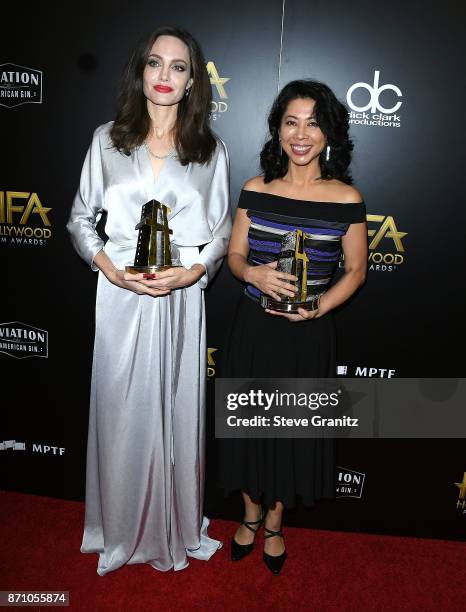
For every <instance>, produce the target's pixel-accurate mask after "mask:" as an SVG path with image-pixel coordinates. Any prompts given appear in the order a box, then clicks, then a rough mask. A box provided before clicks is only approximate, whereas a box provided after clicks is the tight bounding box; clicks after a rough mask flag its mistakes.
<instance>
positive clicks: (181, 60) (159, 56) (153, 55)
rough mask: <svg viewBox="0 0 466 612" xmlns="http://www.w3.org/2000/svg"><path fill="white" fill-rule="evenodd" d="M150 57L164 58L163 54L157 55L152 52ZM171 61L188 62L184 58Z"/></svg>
mask: <svg viewBox="0 0 466 612" xmlns="http://www.w3.org/2000/svg"><path fill="white" fill-rule="evenodd" d="M149 57H157V58H158V59H163V57H162V56H161V55H157V53H151V54H150V55H149ZM170 61H171V62H183V64H187V63H188V62H187V61H186V60H184V59H172V60H170Z"/></svg>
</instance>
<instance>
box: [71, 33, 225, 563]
mask: <svg viewBox="0 0 466 612" xmlns="http://www.w3.org/2000/svg"><path fill="white" fill-rule="evenodd" d="M210 96H211V90H210V83H209V79H208V75H207V72H206V70H205V62H204V58H203V56H202V52H201V50H200V47H199V45H198V43H197V42H196V41H195V40H194V39H193V38H192V36H191V35H190V34H189V33H188V32H186V31H185V30H182V29H180V28H171V27H166V28H160V29H158V30H156V31H155V32H153V33H152V34H151V35H150V36H148V37H146V39H145V40H143V41H141V43H140V45H139V46H138V48H137V49H136V50H135V52H134V54H133V55H132V57H131V59H130V61H129V63H128V66H127V68H126V71H125V73H124V76H123V79H122V84H121V86H120V96H119V106H118V112H117V116H116V119H115V121H114V122H110V123H107V124H105V125H102V126H100V127H99V128H97V130H96V131H95V133H94V137H93V140H92V144H91V146H90V148H89V151H88V153H87V157H86V160H85V162H84V167H83V170H82V175H81V182H80V187H79V189H78V192H77V194H76V197H75V200H74V204H73V208H72V212H71V216H70V220H69V222H68V225H67V228H68V230H69V232H70V234H71V238H72V242H73V244H74V247H75V248H76V250H77V251H78V253H79V255H81V257H82V258H83V259H84V260H85V261H86V262H87V263H88V264H89V265H90V266H91V268H92V269H93V270H95V271H97V270H99V278H98V285H97V300H96V334H95V345H94V359H93V368H92V386H91V407H90V421H89V438H88V451H87V478H86V515H85V528H84V537H83V542H82V547H81V551H82V552H94V553H99V563H98V569H97V573H98V574H100V575H104V574H106V573H107V572H110V571H112V570H115V569H117V568H119V567H121V566H122V565H124V564H126V563H128V564H132V563H149V564H150V565H151V566H152V567H154V568H156V569H158V570H162V571H166V570H169V569H171V568H174V569H175V570H179V569H183V568H184V567H186V566H187V565H188V560H187V556H191V557H195V558H198V559H204V560H207V559H209V558H210V556H211V555H212V554H213V553H214V552H215V551H216V550H217V549H218V548H219V547H220V546H221V543H220V542H218V541H216V540H213V539H211V538H209V537H208V535H207V526H208V519H206V518H205V517H203V486H204V418H205V388H204V385H205V375H206V331H205V310H204V295H203V290H204V289H205V287H206V285H207V283H208V281H209V280H210V279H211V278H212V276H213V275H214V274H215V272H216V270H217V269H218V267H219V266H220V263H221V261H222V258H223V256H224V255H225V253H226V250H227V246H228V239H229V235H230V231H231V220H230V212H229V192H228V158H227V153H226V149H225V147H224V145H223V143H222V142H221V141H220V140H219V139H217V138H216V137H215V136H214V135H213V134H212V132H211V131H210V128H209V125H208V113H209V109H210ZM152 199H155V200H158V201H159V202H162V203H163V204H165V205H167V206H168V207H169V208H170V213H169V216H168V219H169V226H170V229H171V230H172V232H173V233H172V234H171V240H172V242H173V243H174V244H176V246H177V247H178V250H179V253H180V259H181V263H182V266H181V267H177V268H172V269H171V270H167V271H164V272H160V273H158V274H157V275H156V277H155V278H154V277H152V276H150V275H149V276H148V275H142V274H137V275H133V274H129V273H127V272H125V271H124V270H125V265H127V264H130V263H132V262H133V260H134V255H135V250H136V242H137V237H138V231H137V230H136V229H135V226H136V225H137V224H138V222H139V220H140V216H141V208H142V206H143V204H145V203H146V202H148V201H149V200H152ZM104 212H105V213H106V214H107V221H106V226H105V232H106V234H107V236H108V241H107V242H106V243H105V244H104V242H103V241H102V240H101V238H100V237H99V236H98V234H97V232H96V224H97V222H98V219H99V218H100V215H101V214H102V213H104Z"/></svg>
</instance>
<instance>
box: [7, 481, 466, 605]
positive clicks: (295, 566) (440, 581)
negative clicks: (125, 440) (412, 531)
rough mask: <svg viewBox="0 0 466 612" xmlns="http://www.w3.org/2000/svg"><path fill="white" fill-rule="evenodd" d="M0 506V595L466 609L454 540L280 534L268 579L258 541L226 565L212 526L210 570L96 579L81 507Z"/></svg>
mask: <svg viewBox="0 0 466 612" xmlns="http://www.w3.org/2000/svg"><path fill="white" fill-rule="evenodd" d="M0 502H1V514H2V516H1V527H0V531H1V543H2V561H1V564H2V569H1V570H0V572H1V573H0V590H8V589H11V590H42V591H44V590H51V589H57V590H66V591H70V602H71V608H72V609H73V610H87V611H94V610H112V611H118V610H125V611H126V610H127V611H130V610H131V611H139V610H141V611H146V610H167V611H172V610H183V611H185V612H186V611H190V610H202V611H209V610H216V611H217V610H219V611H221V612H224V611H229V610H241V609H242V610H244V612H250V611H251V610H278V611H282V610H283V611H286V610H293V611H294V612H296V611H298V610H316V611H319V612H323V611H326V610H332V611H333V610H339V611H341V610H345V611H346V610H358V611H364V612H366V611H370V610H374V611H375V610H390V611H392V610H413V611H414V610H416V611H422V612H426V611H430V610H432V611H434V610H435V612H445V611H450V610H464V609H465V601H466V571H465V570H466V546H465V544H464V543H460V542H450V541H439V540H423V539H415V538H395V537H389V536H375V535H361V534H352V533H351V534H348V533H342V532H330V531H317V530H308V529H291V528H288V529H287V528H286V527H285V537H286V543H287V548H288V554H289V557H288V560H287V562H286V564H285V567H284V570H283V574H282V575H280V576H273V575H272V574H270V573H269V572H268V570H267V568H266V567H265V566H264V565H263V563H262V558H261V545H262V535H261V536H260V537H259V539H258V547H257V548H256V549H255V550H254V552H253V554H252V555H251V556H250V557H248V558H247V559H244V560H243V561H241V562H239V563H232V562H231V561H230V560H229V558H228V554H229V546H228V541H229V538H230V537H231V534H232V532H233V530H234V524H233V523H231V522H229V521H220V520H214V521H212V522H211V527H210V529H209V533H210V535H212V536H213V537H215V538H218V539H220V540H223V541H224V542H225V546H224V548H223V549H221V550H220V551H219V552H218V553H217V554H216V555H215V556H214V557H213V558H212V559H211V560H210V561H209V562H207V563H206V562H202V561H197V560H195V559H191V561H190V566H189V567H188V568H187V569H185V570H182V571H180V572H176V573H175V572H168V573H165V574H164V573H160V572H157V571H156V570H154V569H152V568H151V567H149V566H148V565H132V566H126V567H124V568H122V569H120V570H118V571H116V572H112V573H111V574H108V575H107V576H104V577H100V576H98V575H97V573H96V566H97V556H96V555H83V554H81V553H80V551H79V547H80V544H81V535H82V533H81V532H82V523H83V515H84V504H82V503H79V502H69V501H62V500H57V499H51V498H45V497H36V496H32V495H23V494H17V493H9V492H2V493H1V494H0ZM29 609H31V608H29ZM36 609H37V608H36ZM41 609H44V610H49V609H50V608H41Z"/></svg>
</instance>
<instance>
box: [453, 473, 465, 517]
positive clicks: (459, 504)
mask: <svg viewBox="0 0 466 612" xmlns="http://www.w3.org/2000/svg"><path fill="white" fill-rule="evenodd" d="M455 486H456V487H458V489H459V492H458V500H457V502H456V507H457V508H458V510H460V511H461V514H463V515H466V472H464V474H463V480H462V482H455Z"/></svg>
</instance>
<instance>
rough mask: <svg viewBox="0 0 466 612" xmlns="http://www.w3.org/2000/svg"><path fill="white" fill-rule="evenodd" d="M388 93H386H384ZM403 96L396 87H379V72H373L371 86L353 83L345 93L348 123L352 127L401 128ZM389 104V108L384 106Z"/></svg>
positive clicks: (389, 84) (389, 85) (390, 85)
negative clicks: (348, 109)
mask: <svg viewBox="0 0 466 612" xmlns="http://www.w3.org/2000/svg"><path fill="white" fill-rule="evenodd" d="M386 92H388V93H386ZM402 97H403V94H402V93H401V89H400V88H399V87H397V85H393V84H391V83H386V84H385V85H380V70H374V77H373V81H372V85H371V84H370V83H364V82H362V81H361V82H359V83H354V84H353V85H351V87H350V88H349V89H348V91H347V93H346V101H347V103H348V106H349V107H350V109H351V111H350V113H349V122H350V123H351V124H353V125H369V126H378V127H393V128H399V127H400V126H401V115H400V114H399V113H398V111H399V109H400V108H401V105H402V101H401V100H400V99H399V98H402ZM387 104H391V106H384V105H387Z"/></svg>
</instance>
